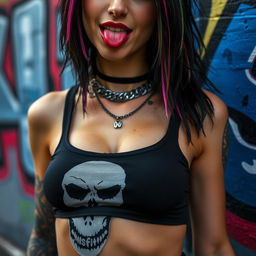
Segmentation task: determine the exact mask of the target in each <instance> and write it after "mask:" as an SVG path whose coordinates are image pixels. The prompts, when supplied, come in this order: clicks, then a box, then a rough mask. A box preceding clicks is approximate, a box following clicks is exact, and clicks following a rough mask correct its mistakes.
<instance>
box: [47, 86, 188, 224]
mask: <svg viewBox="0 0 256 256" xmlns="http://www.w3.org/2000/svg"><path fill="white" fill-rule="evenodd" d="M76 91H77V87H72V88H71V89H70V90H69V92H68V93H67V96H66V101H65V109H64V117H63V127H62V136H61V139H60V142H59V144H58V146H57V148H56V151H55V153H54V155H53V156H52V158H51V161H50V164H49V166H48V168H47V171H46V175H45V179H44V191H45V195H46V198H47V199H48V201H49V202H50V203H51V204H52V206H53V207H54V210H55V217H56V218H70V217H71V218H73V217H81V216H115V217H120V218H126V219H131V220H136V221H142V222H147V223H155V224H167V225H181V224H186V223H187V222H188V193H189V166H188V162H187V160H186V158H185V157H184V155H183V153H182V151H181V149H180V147H179V144H178V130H179V125H180V121H179V118H178V117H177V115H175V114H174V115H172V116H171V118H170V121H169V125H168V129H167V132H166V134H165V135H164V137H163V138H162V139H161V140H160V141H158V142H157V143H155V144H153V145H150V146H147V147H144V148H141V149H136V150H132V151H128V152H121V153H96V152H91V151H86V150H81V149H78V148H76V147H74V146H72V145H71V144H70V143H69V140H68V137H69V136H68V135H69V129H70V123H71V119H72V112H73V108H74V97H75V94H76Z"/></svg>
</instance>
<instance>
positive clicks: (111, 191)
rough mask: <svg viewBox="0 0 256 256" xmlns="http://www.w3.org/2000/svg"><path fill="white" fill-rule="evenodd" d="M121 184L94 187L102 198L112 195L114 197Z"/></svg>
mask: <svg viewBox="0 0 256 256" xmlns="http://www.w3.org/2000/svg"><path fill="white" fill-rule="evenodd" d="M120 189H121V186H120V185H115V186H112V187H109V188H104V189H96V190H97V194H98V196H99V197H100V198H101V199H103V200H106V199H111V198H113V197H115V196H116V195H117V194H118V192H119V191H120Z"/></svg>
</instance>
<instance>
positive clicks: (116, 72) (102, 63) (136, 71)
mask: <svg viewBox="0 0 256 256" xmlns="http://www.w3.org/2000/svg"><path fill="white" fill-rule="evenodd" d="M96 65H97V68H98V70H99V71H100V72H101V73H103V74H105V75H107V76H112V77H137V76H141V75H144V74H145V73H147V72H148V71H149V68H148V65H147V63H146V61H144V60H143V61H142V60H141V61H139V60H138V58H130V59H129V60H127V59H122V60H119V61H116V60H115V61H110V60H106V59H103V58H102V57H98V58H97V59H96ZM97 78H98V80H99V81H100V82H101V83H102V84H103V85H104V86H106V87H107V88H109V89H110V90H113V91H129V90H132V89H134V88H137V87H139V86H140V85H141V84H143V83H144V82H145V81H142V82H140V83H131V84H122V83H120V84H119V83H111V82H108V81H105V80H103V79H100V78H99V77H97Z"/></svg>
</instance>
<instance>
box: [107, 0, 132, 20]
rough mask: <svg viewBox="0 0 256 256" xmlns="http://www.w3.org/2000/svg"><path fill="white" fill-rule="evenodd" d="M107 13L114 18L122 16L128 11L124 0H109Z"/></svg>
mask: <svg viewBox="0 0 256 256" xmlns="http://www.w3.org/2000/svg"><path fill="white" fill-rule="evenodd" d="M108 13H109V14H110V15H111V16H113V17H114V18H124V17H125V16H126V15H127V13H128V8H127V1H126V0H111V3H110V5H109V8H108Z"/></svg>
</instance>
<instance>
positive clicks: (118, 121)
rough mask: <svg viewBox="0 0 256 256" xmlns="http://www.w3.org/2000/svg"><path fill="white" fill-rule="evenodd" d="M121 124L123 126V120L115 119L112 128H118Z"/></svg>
mask: <svg viewBox="0 0 256 256" xmlns="http://www.w3.org/2000/svg"><path fill="white" fill-rule="evenodd" d="M122 126H123V122H122V121H121V120H116V121H115V122H114V128H115V129H120V128H122Z"/></svg>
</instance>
